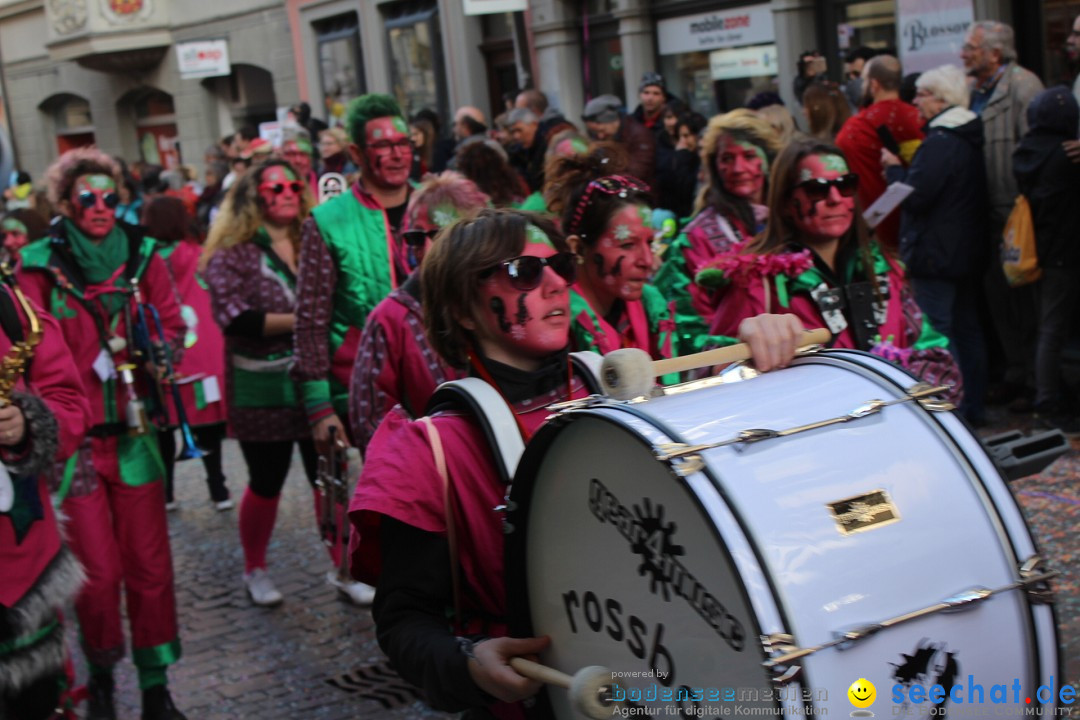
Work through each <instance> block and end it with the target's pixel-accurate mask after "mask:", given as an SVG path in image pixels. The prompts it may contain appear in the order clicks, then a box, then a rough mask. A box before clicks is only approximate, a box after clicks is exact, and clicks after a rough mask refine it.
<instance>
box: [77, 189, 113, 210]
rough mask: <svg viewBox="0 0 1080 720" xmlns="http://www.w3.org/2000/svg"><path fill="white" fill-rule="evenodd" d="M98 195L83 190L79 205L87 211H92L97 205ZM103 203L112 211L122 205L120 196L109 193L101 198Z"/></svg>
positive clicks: (80, 194)
mask: <svg viewBox="0 0 1080 720" xmlns="http://www.w3.org/2000/svg"><path fill="white" fill-rule="evenodd" d="M98 197H99V196H98V194H97V193H96V192H93V191H92V190H83V191H82V192H81V193H79V204H80V205H82V206H83V207H84V208H86V209H88V210H89V209H90V208H92V207H94V206H95V205H97V199H98ZM100 197H101V201H102V202H103V203H105V207H107V208H109V209H110V210H112V209H114V208H115V207H116V206H117V205H119V204H120V196H119V195H117V194H116V193H114V192H107V193H104V194H103V195H101V196H100Z"/></svg>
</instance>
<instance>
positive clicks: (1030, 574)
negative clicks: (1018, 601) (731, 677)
mask: <svg viewBox="0 0 1080 720" xmlns="http://www.w3.org/2000/svg"><path fill="white" fill-rule="evenodd" d="M1041 562H1042V560H1041V558H1039V557H1038V556H1033V557H1031V558H1029V559H1028V560H1027V561H1026V562H1025V563H1024V564H1023V565H1021V566H1020V579H1019V580H1016V581H1015V582H1011V583H1009V584H1008V585H1002V586H1001V587H998V588H995V589H993V590H990V589H988V588H984V587H974V588H970V589H968V590H964V591H962V592H959V593H957V594H956V595H953V596H952V597H948V598H945V599H944V600H942V601H941V602H938V603H934V604H933V605H928V606H927V607H924V608H921V609H919V610H913V611H911V612H909V613H905V614H903V615H897V616H896V617H893V618H889V619H887V620H882V621H880V622H877V623H871V624H869V625H862V626H860V627H856V628H852V629H850V630H844V631H840V632H835V633H833V635H834V637H833V639H832V640H829V641H828V642H824V643H821V644H820V645H815V646H813V647H808V648H794V647H792V646H791V644H789V642H787V641H785V638H786V639H787V640H788V641H793V638H792V637H791V636H790V635H773V636H768V637H767V638H763V640H762V645H763V647H764V648H765V651H766V652H769V651H771V650H778V651H780V652H781V653H782V654H781V655H777V656H776V657H773V658H770V659H768V660H766V661H765V662H764V663H762V665H764V667H766V668H774V667H777V666H780V665H787V664H788V663H790V662H791V661H792V660H798V659H799V658H803V657H806V656H807V655H813V654H814V653H816V652H819V651H821V650H825V649H827V648H831V647H835V648H836V649H838V650H846V649H848V648H849V647H851V646H852V645H854V644H855V643H856V642H858V641H860V640H865V639H866V638H868V637H871V636H872V635H876V634H877V633H879V632H881V631H882V630H888V629H889V628H892V627H896V626H897V625H902V624H904V623H907V622H910V621H912V620H918V619H919V618H921V617H926V616H927V615H936V614H937V613H950V612H963V611H965V610H969V609H970V608H972V607H974V606H975V605H978V604H979V603H981V602H983V601H985V600H988V599H989V598H991V597H993V596H994V595H1000V594H1001V593H1005V592H1009V591H1010V590H1016V589H1019V588H1026V589H1028V593H1029V595H1031V597H1032V601H1033V602H1047V600H1046V599H1045V598H1046V597H1047V596H1048V594H1049V590H1047V589H1034V590H1033V589H1032V588H1030V587H1029V586H1031V585H1036V584H1041V583H1044V582H1046V581H1047V580H1049V579H1051V578H1053V577H1056V576H1057V575H1059V574H1060V573H1058V571H1056V570H1049V571H1046V572H1038V571H1037V570H1036V569H1035V568H1036V567H1038V565H1039V564H1040V563H1041Z"/></svg>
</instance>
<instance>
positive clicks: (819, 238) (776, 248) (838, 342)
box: [697, 139, 960, 396]
mask: <svg viewBox="0 0 1080 720" xmlns="http://www.w3.org/2000/svg"><path fill="white" fill-rule="evenodd" d="M858 183H859V178H858V176H857V175H855V174H854V173H852V172H851V171H850V170H849V169H848V165H847V161H846V160H845V159H844V155H843V153H841V152H840V150H838V149H837V148H835V147H833V146H831V145H827V144H822V143H821V142H819V141H816V140H813V139H807V140H801V141H794V142H792V143H791V144H790V145H788V146H787V148H785V149H784V151H783V152H782V153H780V156H779V157H778V158H777V160H776V165H775V167H774V168H773V173H772V183H771V188H770V190H769V222H768V225H767V226H766V228H765V232H764V233H762V234H761V235H759V236H758V237H757V238H755V239H754V240H753V242H752V243H750V244H749V246H748V247H747V248H746V249H745V250H742V251H740V250H737V249H736V250H735V251H733V252H730V253H728V254H726V255H724V256H721V257H720V258H718V259H717V260H715V261H714V262H713V263H712V264H711V265H710V267H709V268H707V269H705V270H703V271H702V272H701V273H699V274H698V277H697V282H698V284H700V285H702V286H703V287H709V288H717V289H722V290H723V295H722V297H721V300H720V305H719V309H718V311H717V313H716V315H715V317H714V320H713V325H712V331H713V332H715V333H721V334H724V333H732V332H735V330H736V329H737V328H738V327H739V323H740V322H742V321H743V319H745V318H747V317H750V316H752V315H755V314H757V313H761V312H788V313H791V314H793V315H794V316H795V317H797V318H798V319H799V320H800V321H801V322H802V323H803V325H804V326H805V327H806V328H807V329H810V328H816V327H827V328H828V329H829V330H830V331H832V334H833V340H832V346H833V347H839V348H857V349H860V350H869V351H871V352H873V353H874V354H877V355H880V356H882V357H884V358H886V359H888V360H890V361H892V362H895V363H897V364H899V365H901V366H903V367H905V368H907V369H908V370H910V371H912V372H913V373H914V374H915V375H918V376H919V377H921V378H923V379H924V380H926V381H928V382H931V383H933V384H951V385H953V387H954V394H955V395H956V396H958V395H959V388H960V377H959V373H958V372H957V369H956V365H955V363H954V362H953V359H952V356H951V355H950V354H949V352H948V350H947V346H948V341H947V340H946V339H945V337H944V336H942V335H941V334H939V333H938V332H937V331H935V330H934V329H933V328H932V327H931V326H930V324H929V323H928V322H926V321H925V320H924V319H923V316H922V313H921V312H920V311H919V308H918V306H917V305H916V304H915V300H914V297H913V296H912V294H911V291H910V289H909V287H908V284H907V282H906V281H905V279H904V277H903V273H902V270H901V268H900V266H899V264H898V263H897V262H896V261H895V260H893V259H892V258H889V257H887V256H886V255H885V254H884V253H883V252H882V251H881V249H880V248H879V247H878V245H877V242H875V241H874V240H873V239H872V238H871V236H870V230H869V228H868V227H867V225H866V223H865V222H864V221H863V218H862V212H861V211H860V210H859V207H858V202H857V199H856V197H855V193H856V190H857V188H858Z"/></svg>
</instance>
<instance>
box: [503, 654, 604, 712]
mask: <svg viewBox="0 0 1080 720" xmlns="http://www.w3.org/2000/svg"><path fill="white" fill-rule="evenodd" d="M510 667H512V668H513V669H514V670H515V671H516V672H517V673H518V674H519V675H524V676H525V677H527V678H529V679H530V680H536V681H538V682H542V683H547V684H548V685H555V686H557V687H561V688H564V689H566V690H567V692H568V693H569V695H570V703H571V704H572V705H573V706H574V708H575V709H577V710H578V711H579V712H580V713H582V714H583V715H585V717H588V718H594V719H595V720H603V719H604V718H610V717H611V716H612V715H614V714H615V711H616V710H617V709H618V706H617V704H616V703H615V702H613V701H612V699H611V692H610V691H611V678H612V674H611V670H609V669H607V668H606V667H601V666H599V665H589V666H588V667H583V668H581V669H580V670H578V671H577V672H576V673H574V674H573V676H570V675H567V674H566V673H564V672H562V671H560V670H556V669H555V668H552V667H548V666H547V665H541V664H540V663H538V662H533V661H532V660H526V659H525V658H523V657H515V658H510Z"/></svg>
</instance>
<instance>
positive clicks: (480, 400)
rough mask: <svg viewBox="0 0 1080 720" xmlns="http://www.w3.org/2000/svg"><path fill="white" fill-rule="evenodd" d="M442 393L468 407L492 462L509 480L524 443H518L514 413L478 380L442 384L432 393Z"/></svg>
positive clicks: (495, 393)
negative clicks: (482, 432) (484, 437)
mask: <svg viewBox="0 0 1080 720" xmlns="http://www.w3.org/2000/svg"><path fill="white" fill-rule="evenodd" d="M443 391H449V392H450V393H454V394H456V395H458V396H459V397H462V398H463V399H465V400H466V401H467V402H468V403H469V404H470V405H471V406H472V410H474V411H475V412H476V414H477V416H478V418H479V419H480V422H481V423H482V424H483V425H484V426H485V430H486V431H487V435H488V438H489V439H490V440H491V445H492V447H491V450H492V452H493V453H494V454H495V460H496V461H497V462H499V463H501V464H502V469H503V471H504V474H503V477H505V478H513V477H514V472H515V471H516V470H517V465H518V460H520V459H521V453H523V452H524V451H525V442H524V441H523V440H522V439H521V431H520V430H519V429H518V423H517V419H516V418H515V417H514V411H513V410H511V409H510V406H509V405H507V404H506V401H505V400H503V399H502V396H501V395H499V393H498V391H496V390H495V388H493V387H491V386H490V385H488V384H487V383H486V382H484V381H483V380H481V379H480V378H464V379H462V380H451V381H450V382H445V383H443V384H442V385H440V386H439V387H438V389H437V390H436V393H438V394H442V393H443ZM432 399H433V400H434V397H433V398H432Z"/></svg>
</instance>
